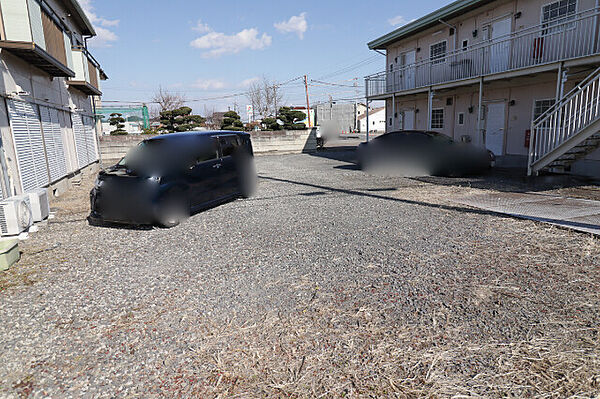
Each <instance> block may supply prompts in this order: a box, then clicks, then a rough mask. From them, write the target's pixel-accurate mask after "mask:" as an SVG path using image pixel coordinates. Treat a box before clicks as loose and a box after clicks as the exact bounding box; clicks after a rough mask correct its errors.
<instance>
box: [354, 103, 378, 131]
mask: <svg viewBox="0 0 600 399" xmlns="http://www.w3.org/2000/svg"><path fill="white" fill-rule="evenodd" d="M358 121H359V124H360V132H361V133H364V132H366V131H367V114H366V112H363V114H362V115H359V116H358ZM369 132H371V133H385V107H380V108H374V109H372V110H370V111H369Z"/></svg>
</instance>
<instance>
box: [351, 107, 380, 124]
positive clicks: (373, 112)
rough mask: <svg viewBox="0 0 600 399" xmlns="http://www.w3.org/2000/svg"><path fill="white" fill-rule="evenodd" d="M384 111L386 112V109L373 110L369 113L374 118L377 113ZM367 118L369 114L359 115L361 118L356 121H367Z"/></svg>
mask: <svg viewBox="0 0 600 399" xmlns="http://www.w3.org/2000/svg"><path fill="white" fill-rule="evenodd" d="M384 110H385V107H379V108H373V109H372V110H371V111H370V112H369V116H373V115H375V114H376V113H378V112H381V111H384ZM366 117H367V114H362V115H359V116H358V118H356V119H358V120H359V121H361V120H363V119H365V118H366Z"/></svg>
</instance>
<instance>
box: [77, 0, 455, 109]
mask: <svg viewBox="0 0 600 399" xmlns="http://www.w3.org/2000/svg"><path fill="white" fill-rule="evenodd" d="M80 2H81V4H82V6H83V7H84V9H86V11H87V13H88V16H89V17H90V19H91V20H92V22H93V23H94V25H95V26H96V28H97V31H98V33H99V35H98V37H97V38H95V39H92V40H91V41H90V47H91V48H92V52H93V54H94V55H95V57H96V58H97V59H98V60H99V61H100V63H101V64H102V66H103V68H104V70H105V71H106V73H107V74H108V76H109V78H110V79H109V80H108V81H106V82H103V85H102V90H103V92H104V96H103V99H104V100H118V101H149V100H150V98H151V97H152V95H153V93H154V92H155V91H156V90H157V88H158V87H159V85H161V86H162V87H163V88H166V89H168V90H171V91H174V92H178V93H181V94H183V95H185V97H186V98H188V99H190V100H200V101H191V102H190V105H191V106H193V108H194V109H195V110H196V111H197V112H200V113H202V111H203V109H204V107H205V106H206V107H208V108H209V109H216V110H226V109H227V107H228V106H232V105H233V103H234V102H236V103H237V105H238V106H240V108H243V107H245V104H246V103H247V102H248V101H247V99H246V98H245V97H243V96H240V97H236V98H233V99H226V100H204V99H206V98H210V97H218V96H223V95H228V94H232V93H242V92H244V91H245V89H246V87H247V85H248V83H249V82H251V81H252V80H255V79H259V78H261V77H263V76H265V77H267V78H268V79H270V80H273V81H278V82H285V81H287V80H289V79H292V78H295V77H298V76H302V75H304V74H308V76H309V79H314V80H322V81H325V82H332V83H336V84H339V85H342V86H326V85H321V84H318V83H313V85H312V86H311V87H310V88H309V90H310V94H311V102H316V101H323V100H326V99H327V98H328V97H329V96H330V95H331V96H332V98H334V99H341V98H352V97H356V93H357V92H358V93H359V95H362V94H363V93H364V90H363V89H362V85H363V79H362V78H363V77H364V76H365V75H367V74H369V73H374V72H378V71H380V70H383V69H384V68H385V63H384V57H383V56H381V55H378V54H377V53H375V52H373V51H369V50H368V49H367V46H366V43H367V42H368V41H370V40H372V39H375V38H376V37H378V36H380V35H382V34H385V33H387V32H389V31H391V30H393V29H394V28H395V27H398V26H400V25H402V24H403V23H406V22H407V21H410V20H412V19H415V18H419V17H421V16H423V15H425V14H426V13H428V12H431V11H433V10H435V9H437V8H439V7H441V6H443V5H445V4H447V3H448V1H439V0H421V1H398V0H396V1H383V0H381V1H377V0H372V1H369V2H355V1H353V2H349V1H340V0H335V1H327V0H325V1H312V0H311V1H303V2H273V1H262V0H255V1H211V2H208V1H189V0H188V1H185V0H169V1H161V2H158V1H148V0H143V1H142V0H102V1H100V0H80ZM354 78H358V80H357V82H358V86H359V88H358V89H354V88H352V87H345V86H347V85H348V86H352V85H353V80H352V79H354ZM299 83H300V82H299V81H295V82H293V83H290V84H288V85H287V86H284V91H283V92H284V100H285V102H286V103H288V104H290V105H301V104H304V103H305V99H304V88H303V87H301V85H300V84H299Z"/></svg>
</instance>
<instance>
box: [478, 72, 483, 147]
mask: <svg viewBox="0 0 600 399" xmlns="http://www.w3.org/2000/svg"><path fill="white" fill-rule="evenodd" d="M477 130H478V131H479V140H481V141H480V144H483V147H485V138H484V137H483V136H484V133H483V76H481V77H480V78H479V103H478V110H477Z"/></svg>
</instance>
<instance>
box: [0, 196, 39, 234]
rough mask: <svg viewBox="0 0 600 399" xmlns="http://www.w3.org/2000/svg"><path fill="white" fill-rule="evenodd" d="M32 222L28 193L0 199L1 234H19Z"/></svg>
mask: <svg viewBox="0 0 600 399" xmlns="http://www.w3.org/2000/svg"><path fill="white" fill-rule="evenodd" d="M32 223H33V222H32V217H31V204H30V203H29V196H28V195H26V194H25V195H18V196H14V197H10V198H7V199H5V200H4V201H0V233H1V234H2V235H3V236H13V235H18V234H21V233H22V232H24V231H25V230H27V229H28V228H29V227H30V226H31V224H32Z"/></svg>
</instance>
